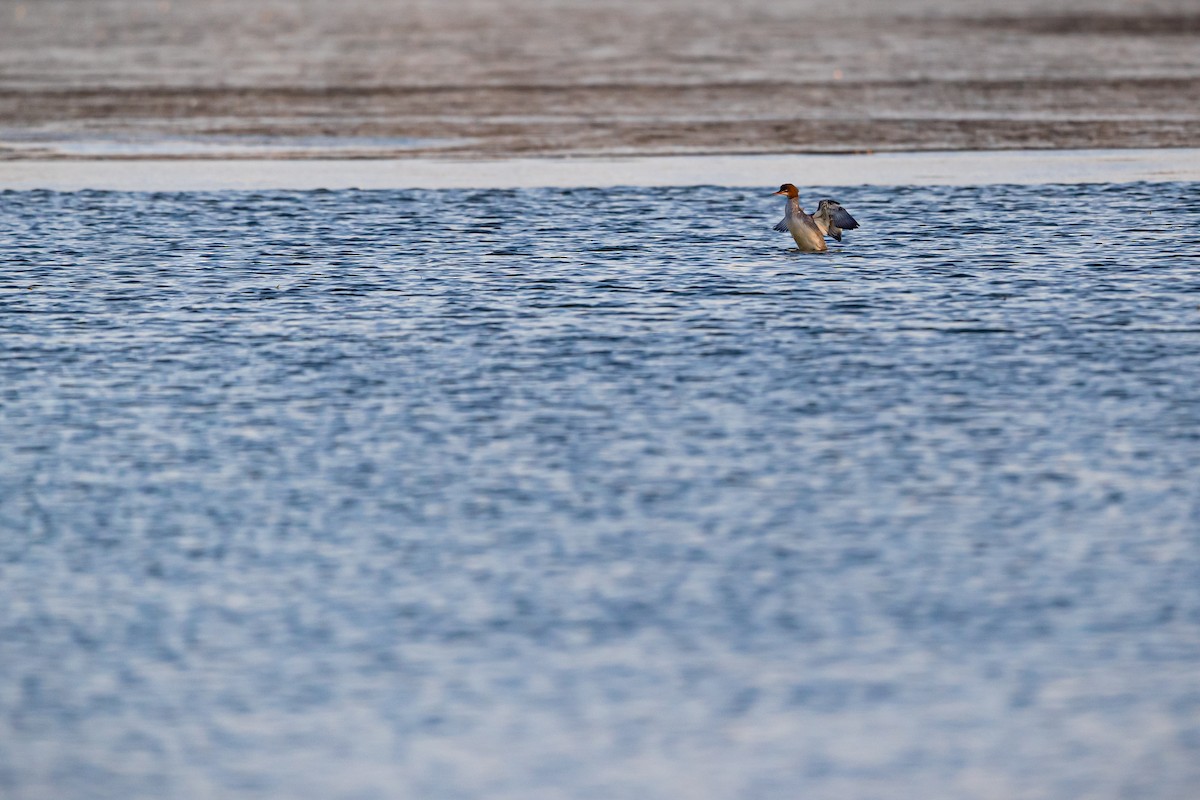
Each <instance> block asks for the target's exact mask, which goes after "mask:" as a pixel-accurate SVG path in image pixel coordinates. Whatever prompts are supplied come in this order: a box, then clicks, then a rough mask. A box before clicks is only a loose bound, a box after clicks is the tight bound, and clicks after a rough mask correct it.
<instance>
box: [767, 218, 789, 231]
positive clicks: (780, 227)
mask: <svg viewBox="0 0 1200 800" xmlns="http://www.w3.org/2000/svg"><path fill="white" fill-rule="evenodd" d="M771 230H773V231H779V232H780V233H787V232H788V226H787V217H784V218H783V219H781V220H779V222H777V223H775V227H774V228H772V229H771Z"/></svg>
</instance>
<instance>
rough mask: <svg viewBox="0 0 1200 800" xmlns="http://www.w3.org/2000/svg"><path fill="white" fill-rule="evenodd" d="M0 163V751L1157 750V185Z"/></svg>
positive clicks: (241, 767) (1181, 385)
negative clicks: (473, 186)
mask: <svg viewBox="0 0 1200 800" xmlns="http://www.w3.org/2000/svg"><path fill="white" fill-rule="evenodd" d="M773 188H774V187H757V188H752V189H745V190H731V189H717V188H699V189H665V190H664V189H655V190H645V189H614V190H585V189H577V190H565V191H564V190H532V191H488V192H482V191H480V192H462V191H438V192H435V191H403V192H402V191H396V192H358V191H342V192H313V193H290V192H269V193H236V192H223V193H211V194H204V193H180V194H137V193H104V192H79V193H48V192H23V193H13V192H9V193H3V194H0V796H3V797H4V798H12V799H13V800H33V799H35V798H36V799H38V800H40V799H41V798H56V799H60V798H68V799H70V798H123V799H127V798H182V799H184V800H193V799H199V798H289V799H291V798H297V799H300V800H306V799H307V798H312V799H313V800H318V799H319V800H331V799H333V798H354V799H355V800H368V799H370V798H380V799H385V798H421V799H429V800H441V799H443V798H447V799H448V798H488V799H489V800H492V799H493V798H496V799H499V800H507V799H509V798H511V800H537V799H539V798H596V799H597V800H609V799H613V798H617V799H621V798H629V800H634V799H635V798H636V800H660V799H661V800H678V798H697V799H700V800H705V799H708V798H711V799H712V800H725V799H727V798H728V799H730V800H732V799H733V798H738V799H739V800H741V799H750V800H758V799H760V798H761V799H764V800H776V799H778V800H795V798H810V799H811V798H816V799H817V800H823V799H825V798H828V800H847V799H853V798H900V797H903V798H916V797H925V798H998V799H999V798H1004V799H1005V800H1008V799H1009V798H1047V800H1051V799H1053V800H1064V799H1066V798H1139V799H1142V798H1169V799H1171V800H1175V799H1179V800H1182V799H1183V798H1190V797H1195V796H1196V794H1195V792H1196V787H1197V786H1200V187H1198V186H1197V185H1194V184H1159V185H1149V184H1135V185H1121V186H1070V187H1062V186H1044V187H1033V188H1029V187H1025V188H1017V187H1006V186H988V187H976V188H954V189H949V188H947V189H938V188H933V189H930V188H913V189H903V188H901V189H895V188H869V187H863V188H844V189H838V190H825V191H823V192H818V191H811V192H807V191H806V192H805V198H804V199H805V200H807V201H808V204H809V205H810V206H811V205H815V202H814V201H815V200H816V199H818V198H819V197H820V196H823V195H826V194H829V193H830V192H832V193H833V196H836V197H837V199H839V200H841V201H842V203H843V204H844V205H846V206H847V207H848V208H849V209H850V211H851V212H852V213H853V214H854V215H855V216H856V217H857V218H858V220H859V221H860V222H861V223H862V227H861V228H860V229H859V230H857V231H853V232H850V233H849V234H848V235H847V237H846V241H844V242H843V243H841V244H837V243H833V244H832V247H831V250H830V252H829V253H827V254H823V255H809V254H802V253H799V252H797V251H796V250H795V249H794V247H793V245H792V242H791V241H790V239H789V238H788V237H787V236H786V235H780V234H776V233H773V232H772V231H771V230H770V226H771V225H772V224H773V223H774V222H775V221H777V220H778V218H779V217H780V215H781V214H780V210H781V205H780V203H779V202H778V198H772V197H769V196H768V195H767V193H768V192H769V191H771V190H773Z"/></svg>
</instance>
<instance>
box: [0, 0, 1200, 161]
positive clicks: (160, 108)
mask: <svg viewBox="0 0 1200 800" xmlns="http://www.w3.org/2000/svg"><path fill="white" fill-rule="evenodd" d="M1047 5H1048V4H1046V3H1036V2H1028V0H1017V1H1016V2H1013V3H1006V4H1004V6H1003V7H1002V8H1000V7H997V6H996V5H995V4H993V3H988V2H981V1H980V0H964V1H963V2H957V3H936V2H921V1H920V0H899V1H897V2H887V1H885V0H839V2H838V3H834V4H831V3H828V2H820V3H818V2H781V0H750V2H743V3H736V4H735V3H730V2H728V0H700V1H699V2H697V0H658V2H653V3H643V2H634V1H633V0H614V1H610V2H603V1H601V2H589V3H577V2H567V0H557V1H555V0H504V1H503V2H501V1H500V0H472V1H471V2H448V1H447V0H437V1H435V2H419V1H418V2H403V3H399V2H391V1H390V0H294V1H293V2H275V1H272V0H266V1H265V2H256V3H245V2H225V1H224V0H216V1H210V2H183V1H182V0H88V2H82V1H81V0H37V2H33V0H25V2H19V3H16V4H13V3H6V4H4V5H3V6H0V16H3V17H4V18H3V19H0V23H2V24H0V158H59V157H64V156H70V155H78V154H79V153H81V152H82V153H88V154H91V155H100V156H105V157H140V156H145V155H155V156H158V157H162V156H163V155H168V156H169V155H172V154H178V155H187V156H204V155H210V154H218V155H220V156H221V157H223V158H228V157H231V156H233V157H236V156H238V155H239V154H252V155H255V156H258V157H261V156H263V155H264V154H265V155H268V156H278V157H287V156H293V157H294V156H301V157H304V156H314V155H324V154H328V153H329V152H330V149H331V148H333V149H336V150H337V154H338V155H339V156H342V157H346V156H351V157H353V156H362V157H385V156H386V157H395V156H403V155H425V156H428V155H440V156H462V157H479V156H486V157H503V156H512V155H522V156H528V155H580V154H588V155H599V154H608V155H613V154H668V153H758V152H768V153H796V152H823V153H829V152H856V151H869V150H932V149H937V150H944V149H950V150H954V149H1002V148H1095V147H1100V148H1124V147H1183V146H1190V147H1195V146H1200V102H1198V101H1200V59H1198V58H1197V57H1196V54H1197V52H1200V10H1196V8H1195V4H1194V3H1193V2H1191V1H1190V0H1172V1H1169V2H1143V3H1120V2H1107V1H1106V0H1061V1H1060V2H1056V3H1054V4H1053V8H1052V9H1048V8H1046V6H1047ZM181 142H182V143H191V145H186V144H185V145H182V146H181V145H180V143H181ZM89 143H90V145H89ZM96 143H100V144H99V145H98V146H97V144H96ZM199 145H204V146H199ZM206 146H211V148H212V149H205V147H206ZM89 147H90V149H89ZM173 147H177V148H178V150H177V151H174V150H172V148H173Z"/></svg>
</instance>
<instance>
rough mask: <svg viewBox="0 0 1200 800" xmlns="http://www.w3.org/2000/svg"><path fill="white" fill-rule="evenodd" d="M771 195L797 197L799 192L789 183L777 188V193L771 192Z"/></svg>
mask: <svg viewBox="0 0 1200 800" xmlns="http://www.w3.org/2000/svg"><path fill="white" fill-rule="evenodd" d="M771 194H786V195H787V196H788V197H799V196H800V190H799V189H797V188H796V187H795V186H793V185H792V184H790V183H785V184H784V185H783V186H780V187H779V191H778V192H771Z"/></svg>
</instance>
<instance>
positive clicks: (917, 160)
mask: <svg viewBox="0 0 1200 800" xmlns="http://www.w3.org/2000/svg"><path fill="white" fill-rule="evenodd" d="M784 180H789V181H792V182H795V183H803V184H806V185H839V186H856V185H863V186H865V185H874V186H977V185H987V184H1016V185H1042V184H1078V183H1133V182H1152V183H1167V182H1173V181H1197V180H1200V149H1196V148H1179V149H1146V150H1009V151H974V152H971V151H955V152H923V153H880V154H855V155H780V156H775V155H760V156H719V155H704V156H663V157H631V158H515V159H503V160H495V161H452V160H442V159H421V158H414V159H382V160H371V159H363V160H355V159H337V158H330V159H313V160H280V159H144V160H143V159H135V160H105V159H92V160H87V159H80V160H63V161H8V162H0V190H4V189H10V190H26V189H52V190H57V191H77V190H82V189H102V190H113V191H221V190H226V189H246V190H298V191H302V190H309V189H472V188H473V189H520V188H538V187H552V188H574V187H584V186H590V187H611V186H647V187H653V186H751V185H755V184H763V185H766V186H770V185H778V184H779V183H780V182H782V181H784Z"/></svg>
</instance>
